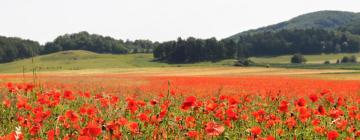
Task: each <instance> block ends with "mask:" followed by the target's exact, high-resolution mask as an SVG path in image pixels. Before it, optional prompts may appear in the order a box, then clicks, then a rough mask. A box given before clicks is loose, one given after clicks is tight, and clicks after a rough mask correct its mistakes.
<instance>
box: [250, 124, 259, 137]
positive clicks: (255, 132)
mask: <svg viewBox="0 0 360 140" xmlns="http://www.w3.org/2000/svg"><path fill="white" fill-rule="evenodd" d="M250 132H251V134H253V135H254V136H257V135H260V134H261V132H262V130H261V128H260V127H258V126H255V127H252V128H251V129H250Z"/></svg>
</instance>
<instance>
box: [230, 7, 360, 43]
mask: <svg viewBox="0 0 360 140" xmlns="http://www.w3.org/2000/svg"><path fill="white" fill-rule="evenodd" d="M358 19H360V14H358V13H352V12H343V11H318V12H313V13H308V14H304V15H300V16H298V17H295V18H293V19H291V20H289V21H285V22H281V23H278V24H275V25H270V26H267V27H262V28H259V29H255V30H249V31H246V32H241V33H239V34H236V35H233V36H231V37H229V39H233V40H238V38H239V37H240V36H243V35H249V34H250V35H251V34H257V33H262V32H278V31H281V30H293V29H312V28H314V29H325V30H336V29H337V28H340V27H344V26H346V25H348V24H351V23H352V22H354V21H356V20H358Z"/></svg>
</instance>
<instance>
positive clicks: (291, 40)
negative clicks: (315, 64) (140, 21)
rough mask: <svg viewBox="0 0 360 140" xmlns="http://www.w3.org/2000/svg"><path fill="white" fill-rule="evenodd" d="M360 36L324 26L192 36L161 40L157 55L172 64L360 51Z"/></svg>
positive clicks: (156, 49)
mask: <svg viewBox="0 0 360 140" xmlns="http://www.w3.org/2000/svg"><path fill="white" fill-rule="evenodd" d="M359 42H360V39H358V38H356V37H354V36H353V35H351V34H348V33H342V32H332V31H327V30H322V29H305V30H282V31H279V32H264V33H258V34H253V35H245V36H242V37H240V39H239V40H238V41H237V42H235V41H234V40H229V39H225V40H221V41H217V40H216V39H215V38H210V39H205V40H202V39H195V38H188V39H187V40H182V39H181V38H179V39H178V40H177V41H168V42H164V43H160V44H159V45H158V46H157V47H156V48H155V50H154V52H153V53H154V57H155V58H156V59H157V60H162V61H164V62H168V63H193V62H198V61H218V60H222V59H232V58H247V57H252V56H277V55H285V54H294V53H302V54H321V53H342V52H347V53H349V52H359V51H360V43H359Z"/></svg>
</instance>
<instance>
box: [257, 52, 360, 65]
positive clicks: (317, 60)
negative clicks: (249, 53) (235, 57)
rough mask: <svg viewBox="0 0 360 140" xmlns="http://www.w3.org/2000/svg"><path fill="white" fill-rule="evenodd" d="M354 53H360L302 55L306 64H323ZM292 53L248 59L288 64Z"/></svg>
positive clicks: (356, 54)
mask: <svg viewBox="0 0 360 140" xmlns="http://www.w3.org/2000/svg"><path fill="white" fill-rule="evenodd" d="M352 55H355V56H357V57H360V53H339V54H320V55H304V57H305V58H306V60H307V63H308V64H323V63H324V62H325V61H327V60H328V61H330V62H331V63H336V61H337V60H338V59H340V60H341V58H343V57H344V56H352ZM291 57H292V55H282V56H269V57H251V58H250V59H251V60H253V61H254V62H256V63H263V64H273V63H277V64H289V63H290V59H291Z"/></svg>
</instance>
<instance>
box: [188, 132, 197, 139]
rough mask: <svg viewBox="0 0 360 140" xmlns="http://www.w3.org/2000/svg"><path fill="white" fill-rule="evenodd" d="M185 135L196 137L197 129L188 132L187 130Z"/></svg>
mask: <svg viewBox="0 0 360 140" xmlns="http://www.w3.org/2000/svg"><path fill="white" fill-rule="evenodd" d="M186 135H187V136H188V137H190V138H196V137H197V136H198V132H197V131H189V132H187V134H186Z"/></svg>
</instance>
